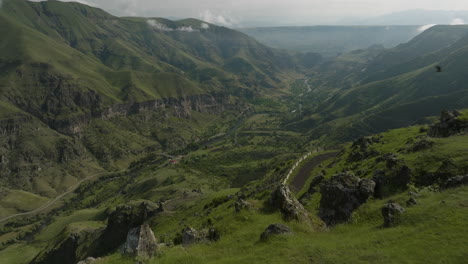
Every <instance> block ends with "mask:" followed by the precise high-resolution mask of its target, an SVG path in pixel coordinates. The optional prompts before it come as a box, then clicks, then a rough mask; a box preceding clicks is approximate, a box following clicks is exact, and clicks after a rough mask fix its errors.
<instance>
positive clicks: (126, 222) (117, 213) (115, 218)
mask: <svg viewBox="0 0 468 264" xmlns="http://www.w3.org/2000/svg"><path fill="white" fill-rule="evenodd" d="M161 211H162V207H161V206H160V205H158V204H156V203H153V202H150V201H143V202H132V203H129V204H124V205H118V206H117V207H116V208H115V210H114V211H113V212H111V213H110V215H109V219H108V222H107V227H106V229H105V230H104V233H103V234H102V236H101V237H100V238H99V239H98V240H97V241H96V242H95V243H96V244H99V245H100V246H99V252H93V253H94V254H92V255H94V256H100V254H103V253H106V252H109V251H110V250H114V249H116V248H118V247H119V246H120V245H122V244H123V243H124V242H125V239H126V238H127V235H128V233H129V231H130V229H132V228H135V227H139V226H141V225H142V224H143V223H144V222H145V221H146V220H147V219H148V218H150V217H152V216H155V215H156V214H157V213H158V212H161Z"/></svg>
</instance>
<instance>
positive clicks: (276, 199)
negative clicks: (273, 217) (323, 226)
mask: <svg viewBox="0 0 468 264" xmlns="http://www.w3.org/2000/svg"><path fill="white" fill-rule="evenodd" d="M270 205H271V206H272V207H273V208H276V209H279V210H280V211H281V213H282V214H283V217H284V218H285V219H286V220H298V221H308V220H309V216H308V214H307V211H306V210H305V209H304V207H303V206H302V204H301V203H300V202H299V201H298V200H297V199H296V197H294V196H293V195H292V193H291V191H290V190H289V187H288V186H286V185H284V184H281V185H279V186H278V187H277V188H276V189H275V190H274V191H273V192H272V193H271V196H270Z"/></svg>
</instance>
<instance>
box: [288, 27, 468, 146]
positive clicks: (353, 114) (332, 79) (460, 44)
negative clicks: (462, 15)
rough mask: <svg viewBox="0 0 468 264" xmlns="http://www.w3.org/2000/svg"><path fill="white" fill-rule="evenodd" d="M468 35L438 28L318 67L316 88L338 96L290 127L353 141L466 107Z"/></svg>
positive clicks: (464, 31)
mask: <svg viewBox="0 0 468 264" xmlns="http://www.w3.org/2000/svg"><path fill="white" fill-rule="evenodd" d="M466 34H467V27H466V26H436V27H433V28H431V29H429V30H427V31H425V32H424V33H422V34H421V35H419V36H417V37H416V38H414V39H413V40H412V41H410V42H408V43H406V44H402V45H400V46H398V47H396V48H394V49H389V50H383V49H380V50H379V49H368V50H361V51H355V52H351V53H348V54H344V55H342V56H340V57H337V58H335V59H334V60H333V61H329V62H326V63H323V64H321V65H320V66H317V67H316V71H315V72H314V73H313V74H314V75H313V76H314V77H316V78H312V80H311V82H310V83H311V86H313V87H314V88H315V90H316V91H317V92H318V93H325V91H327V90H328V91H334V92H332V93H331V94H330V93H329V94H328V98H325V99H326V100H323V101H322V103H319V104H314V105H311V106H310V107H311V108H309V109H307V110H306V109H305V110H304V112H306V113H307V112H308V113H313V115H309V116H306V115H303V117H305V118H303V120H301V121H295V122H294V123H290V124H289V125H290V126H291V127H296V128H297V129H301V130H302V131H306V130H307V129H312V131H311V134H312V135H318V136H319V137H320V135H324V134H325V133H328V132H327V131H330V129H331V130H332V131H333V132H332V133H331V134H329V138H330V139H331V140H336V139H338V140H343V139H344V140H351V139H354V138H356V137H358V136H360V135H365V134H370V133H377V132H381V131H384V130H386V129H390V128H397V127H402V126H407V125H411V124H415V123H417V122H424V118H425V117H428V116H434V115H436V114H437V113H438V112H439V111H440V110H441V109H451V108H465V107H467V106H468V105H467V102H468V101H467V94H468V91H467V89H466V86H465V85H464V84H465V83H466V81H467V79H466V74H465V71H466V70H465V68H466V66H465V64H466V63H465V61H466V58H467V57H466V54H465V53H466V48H467V47H468V42H467V38H466ZM437 65H439V66H441V67H442V72H436V68H435V66H437ZM313 96H314V93H312V94H309V95H308V97H306V98H305V99H304V100H303V104H304V105H306V103H307V100H308V99H309V100H310V98H312V97H313ZM304 108H305V107H304Z"/></svg>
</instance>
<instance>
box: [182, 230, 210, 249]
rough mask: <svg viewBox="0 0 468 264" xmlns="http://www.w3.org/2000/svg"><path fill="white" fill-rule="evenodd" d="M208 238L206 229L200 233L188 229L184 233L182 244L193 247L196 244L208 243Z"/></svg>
mask: <svg viewBox="0 0 468 264" xmlns="http://www.w3.org/2000/svg"><path fill="white" fill-rule="evenodd" d="M207 237H208V234H207V231H206V230H204V229H202V230H200V231H198V230H196V229H195V228H192V227H186V228H185V229H184V230H183V231H182V244H183V245H191V244H195V243H200V242H206V241H207Z"/></svg>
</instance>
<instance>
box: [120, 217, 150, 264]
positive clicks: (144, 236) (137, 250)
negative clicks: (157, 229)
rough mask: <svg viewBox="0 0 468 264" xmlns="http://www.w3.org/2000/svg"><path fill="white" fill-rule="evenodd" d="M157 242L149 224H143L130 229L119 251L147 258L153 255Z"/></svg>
mask: <svg viewBox="0 0 468 264" xmlns="http://www.w3.org/2000/svg"><path fill="white" fill-rule="evenodd" d="M157 246H158V242H157V240H156V237H155V236H154V233H153V231H152V230H151V228H150V227H149V225H147V224H144V225H141V226H139V227H135V228H132V229H130V231H129V232H128V235H127V240H126V241H125V244H123V245H122V248H121V252H122V254H124V255H129V256H132V257H140V258H145V259H149V258H152V257H153V256H154V254H155V253H156V249H157Z"/></svg>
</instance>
